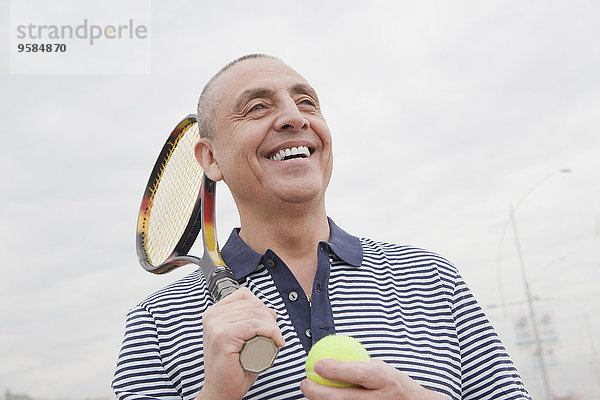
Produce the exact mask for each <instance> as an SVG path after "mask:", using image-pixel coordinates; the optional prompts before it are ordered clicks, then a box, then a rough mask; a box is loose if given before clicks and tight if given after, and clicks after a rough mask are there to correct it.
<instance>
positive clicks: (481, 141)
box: [0, 0, 600, 400]
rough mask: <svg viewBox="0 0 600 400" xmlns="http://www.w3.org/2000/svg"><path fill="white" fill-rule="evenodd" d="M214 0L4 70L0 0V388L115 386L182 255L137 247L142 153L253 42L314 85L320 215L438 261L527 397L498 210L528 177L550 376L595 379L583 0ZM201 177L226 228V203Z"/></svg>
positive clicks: (525, 209)
mask: <svg viewBox="0 0 600 400" xmlns="http://www.w3.org/2000/svg"><path fill="white" fill-rule="evenodd" d="M45 3H46V4H48V3H49V2H45ZM50 3H51V4H54V3H55V4H56V5H58V4H60V3H59V2H58V0H53V1H52V2H50ZM216 3H217V2H213V1H211V2H209V1H203V0H202V1H199V0H196V1H184V0H181V1H170V2H158V1H153V2H152V7H151V15H152V23H151V27H150V39H151V66H150V67H151V68H150V69H151V72H150V73H148V74H129V75H126V74H95V75H91V74H62V75H57V74H52V75H48V74H45V75H44V74H32V75H26V74H22V75H18V74H10V72H9V71H10V69H9V52H8V47H9V39H8V37H9V36H8V35H9V34H8V32H9V29H8V27H9V22H10V21H9V12H8V10H9V6H8V3H7V2H6V1H4V2H2V4H1V7H2V8H1V9H0V15H1V17H0V22H1V23H2V29H1V30H0V32H1V33H0V35H1V36H0V37H1V38H2V41H1V43H2V44H1V45H2V51H1V52H0V61H1V62H0V84H1V87H2V90H1V97H0V110H1V111H0V112H1V113H2V117H1V118H0V167H2V168H3V170H4V171H5V174H4V184H3V185H2V186H1V189H0V191H1V192H0V194H1V197H0V218H1V224H0V250H1V254H2V256H3V257H2V258H3V260H2V263H1V267H0V268H1V271H2V278H1V279H0V296H1V298H0V299H1V302H0V304H1V305H0V321H2V327H1V329H0V360H1V361H0V391H4V390H6V389H10V390H11V391H12V392H17V393H29V394H30V395H32V396H35V397H38V398H45V399H73V400H75V399H81V398H84V397H85V398H99V397H106V398H111V397H112V394H111V393H112V392H111V391H110V380H111V376H112V372H113V369H114V365H115V362H116V357H117V353H118V351H119V347H120V341H121V339H122V334H123V330H124V322H125V315H126V313H127V311H128V309H129V308H130V307H132V306H133V305H135V304H136V303H137V302H139V301H140V300H142V299H143V298H144V297H145V296H146V295H148V294H150V293H151V292H153V291H154V290H156V289H158V288H160V287H162V286H164V285H166V284H167V283H168V282H171V281H173V280H175V279H177V277H179V276H182V275H184V274H187V273H189V272H190V271H191V268H187V269H186V268H183V269H182V270H180V271H176V272H174V273H172V274H169V275H166V276H161V277H156V276H152V275H150V274H148V273H146V272H144V271H143V270H142V269H141V267H139V265H138V263H137V260H136V256H135V247H134V243H135V235H134V233H135V223H136V217H137V209H138V207H139V202H140V200H141V196H142V192H143V189H144V186H145V183H146V181H147V179H148V175H149V172H150V169H151V167H152V164H153V163H154V160H155V157H156V155H157V154H158V151H159V150H160V147H161V146H162V144H163V142H164V140H165V138H166V135H167V134H168V133H169V132H170V129H171V128H172V127H173V126H174V124H175V123H176V122H178V120H179V119H181V118H182V117H183V116H185V115H186V114H188V113H190V112H194V107H195V103H196V100H197V97H198V94H199V92H200V90H201V89H202V86H203V85H204V83H205V82H206V81H207V80H208V79H209V78H210V76H212V74H213V73H214V72H216V71H217V70H218V69H219V68H220V67H221V66H223V65H224V64H225V63H227V62H228V61H230V60H232V59H234V58H236V57H238V56H241V55H244V54H247V53H254V52H264V53H269V54H273V55H276V56H278V57H281V58H282V59H283V60H284V61H286V62H287V63H288V64H290V65H291V66H292V67H293V68H295V69H296V70H297V71H299V72H300V73H301V74H303V75H304V76H305V77H306V78H307V79H308V80H309V82H311V83H312V85H313V86H314V87H315V88H316V90H317V92H318V93H319V96H320V98H321V103H322V105H323V109H324V112H325V117H326V118H327V120H328V123H329V125H330V128H331V130H332V133H333V138H334V153H335V167H334V176H333V179H332V183H331V185H330V190H329V194H328V209H329V214H330V215H331V216H332V217H333V218H334V220H335V221H336V222H337V223H338V225H340V226H341V227H343V228H344V229H346V230H347V231H349V232H350V233H353V234H355V235H358V236H367V237H372V238H374V239H378V240H384V241H392V242H398V243H407V244H415V245H418V246H420V247H426V248H429V249H432V250H434V251H436V252H438V253H441V254H442V255H444V256H446V257H447V258H449V259H450V260H451V261H453V262H454V263H455V264H456V265H457V266H458V267H459V269H460V271H461V272H462V274H463V275H464V277H465V278H466V279H467V281H468V283H469V285H470V286H471V288H472V290H473V292H474V293H475V294H476V296H477V297H478V299H479V300H480V302H481V304H482V305H483V306H484V307H485V308H486V311H487V313H488V315H489V317H490V319H491V320H492V322H493V323H494V325H495V326H496V327H497V330H498V331H499V333H500V335H501V337H502V339H503V341H504V342H505V344H506V346H507V347H508V349H509V352H510V354H511V355H512V356H513V358H514V360H515V362H516V363H517V367H518V368H519V370H520V372H521V374H522V375H523V377H524V379H525V381H526V383H527V386H528V388H529V390H530V391H531V393H532V395H533V397H534V398H536V397H538V398H540V397H541V393H542V387H541V381H540V372H539V368H536V363H535V361H534V360H533V358H532V352H533V349H532V348H531V347H528V346H519V345H518V344H517V337H516V331H515V329H514V321H515V320H516V319H518V318H519V317H520V316H521V315H525V314H526V308H525V305H524V302H523V300H524V299H525V293H524V289H523V281H522V279H521V276H520V271H519V268H518V260H517V258H516V250H515V244H514V237H513V235H512V231H511V230H510V229H508V230H506V231H504V228H505V226H506V223H507V220H508V217H509V206H510V204H515V203H517V202H518V201H519V199H521V198H522V196H523V195H524V194H525V193H527V192H528V191H529V189H531V188H532V187H535V188H534V190H533V191H531V192H529V195H528V196H527V197H526V199H525V200H524V201H523V202H522V203H521V204H520V205H519V207H518V208H517V212H516V219H517V223H518V229H519V234H520V239H521V246H522V249H523V256H524V262H525V266H526V269H527V274H528V277H529V278H528V279H529V281H530V284H531V290H532V292H533V295H534V296H535V297H536V298H539V300H538V301H536V302H535V307H536V310H537V311H538V314H539V315H540V317H541V316H542V315H544V314H550V315H551V316H552V318H553V325H552V332H551V333H550V336H552V337H555V338H557V340H556V342H553V343H547V344H546V348H547V351H549V352H550V351H552V354H548V360H549V368H548V373H549V377H550V381H551V386H552V389H553V391H554V393H555V394H557V395H568V394H580V395H581V396H582V398H586V399H587V398H600V360H599V359H598V354H596V355H595V357H596V358H595V361H594V352H593V347H594V348H595V349H596V353H597V352H598V351H600V311H599V308H598V304H600V290H599V284H598V281H599V279H600V268H599V267H600V186H599V184H600V132H599V129H598V127H599V126H600V79H599V72H598V71H600V50H599V49H600V47H599V46H598V38H599V37H600V4H599V3H597V2H592V1H578V0H575V1H568V2H567V1H529V2H523V1H486V2H482V1H475V0H473V1H452V2H447V1H437V2H436V1H420V2H415V1H410V2H409V1H398V2H383V1H371V2H368V3H367V2H366V1H364V2H363V1H343V2H342V1H332V2H325V1H312V0H310V1H303V2H298V3H293V4H292V3H291V2H282V1H262V2H261V1H259V2H235V1H234V2H227V1H223V2H221V3H219V4H216ZM50 9H51V11H44V12H52V8H51V7H50ZM68 11H69V10H64V12H68ZM138 11H139V12H140V13H142V14H143V13H147V12H148V11H149V9H145V10H138ZM98 12H100V11H98ZM104 12H106V13H108V14H107V15H111V14H110V12H111V9H110V7H107V9H106V10H105V11H104ZM135 12H136V10H133V11H132V13H133V14H135ZM39 13H40V11H39V10H38V14H37V15H39ZM76 14H77V13H74V15H75V17H76V18H77V19H81V18H82V16H81V15H76ZM134 16H135V15H134ZM101 17H104V18H106V15H98V18H101ZM88 18H92V16H88ZM39 62H42V63H43V62H44V61H43V58H41V57H40V61H39ZM562 168H571V169H572V170H573V172H572V173H570V174H560V173H557V172H556V171H558V170H560V169H562ZM546 178H548V179H546ZM539 182H542V183H541V184H539V186H536V185H537V184H538V183H539ZM219 191H220V198H219V211H218V213H219V236H220V238H221V240H222V241H224V240H225V238H226V237H227V236H228V235H229V231H230V230H231V228H232V227H233V226H235V225H236V223H237V215H236V214H235V210H234V208H233V205H232V202H231V200H230V198H229V197H227V196H226V195H225V194H226V188H225V186H220V187H219ZM503 232H504V234H503ZM503 301H504V302H505V303H506V304H508V305H507V306H506V307H504V308H503V307H499V305H500V304H501V302H503ZM490 306H491V307H490Z"/></svg>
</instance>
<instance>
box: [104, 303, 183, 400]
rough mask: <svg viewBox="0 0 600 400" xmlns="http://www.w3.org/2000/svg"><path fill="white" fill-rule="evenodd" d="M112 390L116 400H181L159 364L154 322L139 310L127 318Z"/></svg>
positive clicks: (160, 362)
mask: <svg viewBox="0 0 600 400" xmlns="http://www.w3.org/2000/svg"><path fill="white" fill-rule="evenodd" d="M112 387H113V390H114V392H115V394H116V396H117V399H119V400H125V399H127V400H142V399H144V400H154V399H157V400H158V399H160V400H182V396H181V395H180V394H179V391H178V390H177V389H176V388H175V385H173V383H172V382H171V380H170V379H169V376H168V375H167V373H166V371H165V368H164V365H163V363H162V357H161V354H160V347H159V342H158V333H157V329H156V322H155V320H154V318H153V317H152V315H151V314H150V313H149V312H148V311H147V310H146V309H145V308H143V307H140V306H138V307H135V308H134V309H132V310H131V311H130V312H129V314H128V315H127V324H126V328H125V338H124V339H123V344H122V347H121V352H120V354H119V359H118V361H117V368H116V371H115V375H114V379H113V382H112Z"/></svg>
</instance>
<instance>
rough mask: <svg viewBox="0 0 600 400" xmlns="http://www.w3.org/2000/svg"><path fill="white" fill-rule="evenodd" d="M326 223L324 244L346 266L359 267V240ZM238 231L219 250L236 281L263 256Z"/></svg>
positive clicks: (232, 233) (235, 230)
mask: <svg viewBox="0 0 600 400" xmlns="http://www.w3.org/2000/svg"><path fill="white" fill-rule="evenodd" d="M327 221H328V222H329V242H326V243H327V245H328V246H329V248H330V249H331V251H332V252H333V253H334V254H335V255H336V256H337V257H338V258H339V259H341V260H342V261H344V262H345V263H346V264H349V265H352V266H355V267H359V266H360V265H361V264H362V259H363V252H362V246H361V243H360V239H359V238H357V237H355V236H352V235H350V234H349V233H346V232H345V231H344V230H343V229H341V228H340V227H338V226H337V225H336V224H335V223H334V222H333V220H332V219H331V218H327ZM239 231H240V229H239V228H235V229H233V230H232V231H231V235H229V239H227V243H225V246H223V249H222V250H221V256H222V257H223V260H224V261H225V264H227V266H228V267H229V268H230V269H231V271H232V272H233V275H234V276H235V277H236V279H243V278H245V277H246V276H248V275H249V274H250V273H251V272H253V271H254V270H256V269H257V267H258V265H259V264H261V260H262V258H263V254H259V253H257V252H255V251H254V250H252V249H251V248H250V247H248V245H246V243H244V241H243V240H242V238H241V237H240V235H239ZM315 251H316V249H315ZM267 252H270V250H267Z"/></svg>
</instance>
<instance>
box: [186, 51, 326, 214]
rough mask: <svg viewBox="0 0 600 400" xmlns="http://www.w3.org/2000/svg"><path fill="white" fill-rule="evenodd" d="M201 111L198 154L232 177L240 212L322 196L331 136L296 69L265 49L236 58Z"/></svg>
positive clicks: (220, 175) (212, 173) (208, 166)
mask: <svg viewBox="0 0 600 400" xmlns="http://www.w3.org/2000/svg"><path fill="white" fill-rule="evenodd" d="M198 117H199V126H200V129H201V135H202V138H201V140H200V142H199V143H198V145H197V146H196V156H197V158H198V160H199V162H200V164H201V165H202V166H203V167H204V169H205V171H206V174H207V175H208V176H209V177H210V178H211V179H213V180H220V179H223V180H225V181H226V182H227V184H228V185H229V188H230V190H231V192H232V194H233V197H234V199H235V200H236V203H237V205H238V208H239V209H240V213H242V212H243V210H244V209H245V208H248V207H253V206H258V207H264V206H266V205H267V204H269V205H271V204H276V203H277V200H279V201H282V202H284V203H285V202H292V203H303V202H308V201H317V202H322V201H323V199H324V193H325V189H326V187H327V185H328V183H329V178H330V176H331V170H332V163H333V159H332V151H331V136H330V132H329V128H328V127H327V124H326V122H325V119H324V118H323V116H322V114H321V110H320V106H319V100H318V98H317V95H316V93H315V91H314V90H313V89H312V87H311V86H310V85H309V84H308V82H307V81H306V80H305V79H304V78H303V77H302V76H301V75H300V74H298V73H297V72H296V71H294V70H293V69H292V68H290V67H289V66H287V65H286V64H284V63H283V62H281V61H280V60H278V59H277V58H275V57H271V56H265V55H249V56H245V57H241V58H239V59H237V60H235V61H233V62H232V63H230V64H228V65H227V66H225V67H224V68H223V69H221V70H220V71H219V72H218V73H217V74H216V75H215V76H214V77H213V78H212V79H211V80H210V81H209V82H208V84H207V85H206V87H205V88H204V90H203V92H202V94H201V96H200V100H199V107H198ZM286 152H287V155H286ZM291 152H293V153H294V154H290V153H291Z"/></svg>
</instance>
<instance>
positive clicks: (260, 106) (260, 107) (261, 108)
mask: <svg viewBox="0 0 600 400" xmlns="http://www.w3.org/2000/svg"><path fill="white" fill-rule="evenodd" d="M263 109H265V105H264V104H262V103H259V104H255V105H253V106H252V107H250V109H249V110H248V112H253V111H259V110H263Z"/></svg>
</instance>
